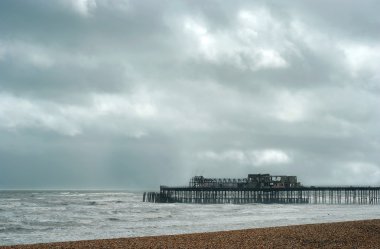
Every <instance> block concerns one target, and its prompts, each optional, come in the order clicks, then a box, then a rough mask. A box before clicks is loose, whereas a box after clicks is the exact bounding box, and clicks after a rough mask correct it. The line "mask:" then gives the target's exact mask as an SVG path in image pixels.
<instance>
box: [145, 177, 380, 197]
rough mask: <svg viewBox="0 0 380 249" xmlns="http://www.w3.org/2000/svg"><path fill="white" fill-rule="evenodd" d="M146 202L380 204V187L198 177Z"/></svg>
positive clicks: (289, 179) (151, 194) (293, 179)
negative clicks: (187, 184)
mask: <svg viewBox="0 0 380 249" xmlns="http://www.w3.org/2000/svg"><path fill="white" fill-rule="evenodd" d="M143 201H144V202H157V203H197V204H223V203H232V204H247V203H268V204H270V203H281V204H296V203H298V204H308V203H309V204H380V187H370V186H347V187H337V186H331V187H329V186H324V187H316V186H310V187H305V186H302V184H300V183H299V182H297V177H295V176H271V175H269V174H250V175H248V178H244V179H230V178H204V177H203V176H196V177H193V178H192V179H191V180H190V183H189V186H179V187H169V186H161V187H160V192H145V193H144V195H143Z"/></svg>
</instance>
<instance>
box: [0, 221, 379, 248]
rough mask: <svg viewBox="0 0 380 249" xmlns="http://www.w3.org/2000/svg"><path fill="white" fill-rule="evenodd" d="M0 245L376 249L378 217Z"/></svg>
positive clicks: (33, 246) (42, 246)
mask: <svg viewBox="0 0 380 249" xmlns="http://www.w3.org/2000/svg"><path fill="white" fill-rule="evenodd" d="M0 248H2V249H11V248H12V249H37V248H38V249H45V248H56V249H58V248H60V249H64V248H67V249H68V248H73V249H76V248H78V249H79V248H89V249H90V248H94V249H97V248H380V219H376V220H363V221H349V222H336V223H322V224H310V225H296V226H284V227H273V228H257V229H246V230H235V231H222V232H209V233H194V234H181V235H165V236H150V237H136V238H119V239H105V240H85V241H72V242H57V243H46V244H32V245H14V246H3V247H2V246H0Z"/></svg>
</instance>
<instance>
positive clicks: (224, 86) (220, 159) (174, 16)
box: [0, 0, 380, 188]
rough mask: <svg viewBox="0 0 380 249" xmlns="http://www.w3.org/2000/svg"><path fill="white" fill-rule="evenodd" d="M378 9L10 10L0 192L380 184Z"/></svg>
mask: <svg viewBox="0 0 380 249" xmlns="http://www.w3.org/2000/svg"><path fill="white" fill-rule="evenodd" d="M377 5H378V3H377V2H376V1H366V2H364V3H362V2H361V3H359V2H356V1H344V2H343V1H336V2H332V3H331V2H327V1H318V2H307V3H306V2H304V1H295V2H292V3H291V4H289V3H287V4H286V3H281V2H278V1H258V2H255V3H251V2H249V1H238V2H233V3H232V2H229V3H226V2H221V1H207V2H204V3H197V2H193V1H180V2H170V1H166V2H165V1H164V2H157V1H112V0H108V1H96V0H83V1H74V0H73V1H60V0H56V1H48V2H46V1H33V2H30V1H28V2H25V1H15V0H13V1H1V2H0V138H1V139H0V159H1V165H0V170H1V174H0V187H1V188H119V187H129V188H152V187H154V186H157V185H159V184H184V183H185V182H186V179H187V178H189V177H190V176H192V175H193V174H205V175H207V176H220V177H227V176H234V177H243V176H245V175H246V174H248V173H251V172H269V173H273V174H295V175H299V177H300V179H301V180H303V181H304V182H305V184H339V183H342V184H380V182H379V179H380V178H379V177H380V165H379V162H380V158H379V155H378V153H377V152H378V150H379V147H380V134H379V132H378V128H377V127H378V125H379V121H380V113H379V112H380V111H379V109H378V108H377V107H378V106H379V104H380V103H379V102H380V100H379V99H380V98H379V95H380V87H379V80H380V74H379V73H378V66H379V63H380V46H379V45H378V44H379V43H378V41H379V34H378V32H377V30H378V28H379V26H380V23H379V22H380V19H379V17H378V15H377V14H376V13H375V11H376V10H377V9H378V7H379V6H377Z"/></svg>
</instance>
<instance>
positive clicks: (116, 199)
mask: <svg viewBox="0 0 380 249" xmlns="http://www.w3.org/2000/svg"><path fill="white" fill-rule="evenodd" d="M376 218H380V205H322V204H319V205H312V204H298V205H290V204H243V205H234V204H208V205H200V204H180V203H178V204H158V203H144V202H142V193H131V192H83V191H66V192H63V191H44V192H33V191H24V192H22V191H1V192H0V245H14V244H30V243H42V242H53V241H72V240H88V239H102V238H119V237H136V236H148V235H163V234H179V233H193V232H207V231H222V230H234V229H245V228H257V227H272V226H285V225H293V224H308V223H321V222H333V221H348V220H362V219H376Z"/></svg>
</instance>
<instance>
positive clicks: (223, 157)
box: [197, 149, 291, 166]
mask: <svg viewBox="0 0 380 249" xmlns="http://www.w3.org/2000/svg"><path fill="white" fill-rule="evenodd" d="M197 156H198V158H200V159H208V160H215V161H228V162H229V163H232V164H234V163H235V164H236V163H237V164H247V165H252V166H262V165H271V164H286V163H289V162H290V161H291V159H290V157H289V156H288V154H286V153H285V152H284V151H281V150H277V149H265V150H250V151H240V150H228V151H223V152H220V153H216V152H214V151H206V152H201V153H198V155H197Z"/></svg>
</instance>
